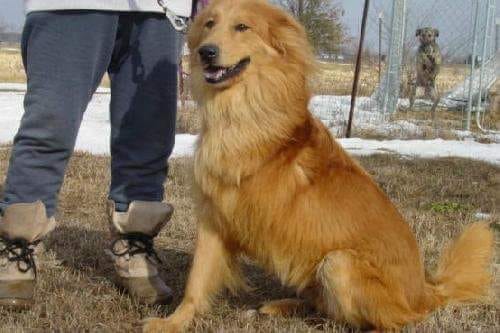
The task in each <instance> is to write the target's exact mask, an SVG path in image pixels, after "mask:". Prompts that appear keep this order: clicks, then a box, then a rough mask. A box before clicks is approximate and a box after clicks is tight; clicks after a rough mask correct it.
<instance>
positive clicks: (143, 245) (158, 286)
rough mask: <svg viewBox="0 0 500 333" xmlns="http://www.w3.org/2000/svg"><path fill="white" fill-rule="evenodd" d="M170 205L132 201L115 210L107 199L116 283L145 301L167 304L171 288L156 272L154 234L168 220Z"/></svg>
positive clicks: (170, 214) (170, 213)
mask: <svg viewBox="0 0 500 333" xmlns="http://www.w3.org/2000/svg"><path fill="white" fill-rule="evenodd" d="M172 213H173V207H172V206H171V205H170V204H167V203H164V202H146V201H133V202H132V203H131V204H130V206H129V209H128V212H116V211H115V204H114V202H110V203H109V215H110V226H111V234H112V238H113V242H112V244H111V247H110V249H109V250H108V251H107V253H108V254H109V255H110V256H111V258H112V259H113V261H114V264H115V268H116V273H117V274H116V275H117V278H116V283H117V284H118V285H119V286H120V287H122V288H123V289H125V290H126V291H127V292H128V293H129V294H130V295H131V296H132V298H134V299H135V300H137V301H139V302H140V303H144V304H166V303H169V302H171V300H172V290H171V289H170V288H169V287H168V286H167V285H166V284H165V282H163V280H162V279H161V278H160V275H159V272H158V264H159V263H161V261H160V259H159V258H158V256H157V254H156V252H155V250H154V248H153V238H154V237H155V236H156V235H158V233H159V232H160V230H161V229H162V228H163V227H164V226H165V224H167V222H168V221H169V220H170V217H171V216H172Z"/></svg>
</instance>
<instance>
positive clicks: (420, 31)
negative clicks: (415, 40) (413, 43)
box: [415, 29, 422, 37]
mask: <svg viewBox="0 0 500 333" xmlns="http://www.w3.org/2000/svg"><path fill="white" fill-rule="evenodd" d="M421 34H422V29H417V31H416V32H415V37H418V36H420V35H421Z"/></svg>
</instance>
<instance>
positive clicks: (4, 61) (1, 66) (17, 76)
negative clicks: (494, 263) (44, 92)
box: [0, 49, 26, 83]
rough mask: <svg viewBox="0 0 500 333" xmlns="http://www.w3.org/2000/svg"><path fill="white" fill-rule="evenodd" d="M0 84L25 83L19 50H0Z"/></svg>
mask: <svg viewBox="0 0 500 333" xmlns="http://www.w3.org/2000/svg"><path fill="white" fill-rule="evenodd" d="M0 82H12V83H24V82H26V75H25V74H24V68H23V62H22V60H21V52H20V51H19V50H15V51H14V50H11V49H9V50H5V49H0Z"/></svg>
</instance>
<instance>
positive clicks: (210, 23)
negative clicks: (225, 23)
mask: <svg viewBox="0 0 500 333" xmlns="http://www.w3.org/2000/svg"><path fill="white" fill-rule="evenodd" d="M214 25H215V21H214V20H210V21H207V23H205V28H208V29H212V28H213V27H214Z"/></svg>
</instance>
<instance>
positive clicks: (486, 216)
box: [474, 212, 491, 220]
mask: <svg viewBox="0 0 500 333" xmlns="http://www.w3.org/2000/svg"><path fill="white" fill-rule="evenodd" d="M474 218H476V219H478V220H489V219H490V218H491V214H488V213H481V212H477V213H476V214H474Z"/></svg>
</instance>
